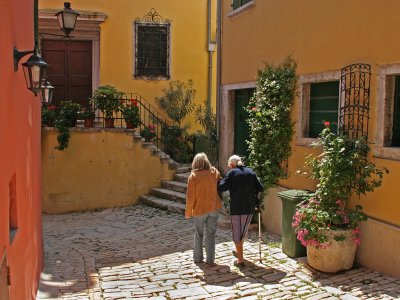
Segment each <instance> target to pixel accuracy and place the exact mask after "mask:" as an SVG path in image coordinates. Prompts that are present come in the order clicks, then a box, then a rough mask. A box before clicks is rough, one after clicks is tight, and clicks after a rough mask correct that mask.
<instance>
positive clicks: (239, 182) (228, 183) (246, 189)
mask: <svg viewBox="0 0 400 300" xmlns="http://www.w3.org/2000/svg"><path fill="white" fill-rule="evenodd" d="M228 167H229V168H230V169H231V170H230V171H229V172H228V173H227V174H226V176H225V178H224V179H222V180H221V182H220V183H219V185H218V191H220V192H223V191H228V190H229V194H230V198H231V202H230V214H231V227H232V238H233V242H234V243H235V247H236V251H233V252H234V254H235V255H236V256H237V260H235V262H234V265H235V266H238V267H243V266H244V258H243V243H244V240H245V238H246V235H247V231H248V230H249V225H250V221H251V219H252V217H253V213H254V211H255V209H256V207H258V205H259V200H258V197H257V195H258V193H259V192H262V191H263V186H262V184H261V182H260V180H259V179H258V178H257V175H256V173H254V171H253V170H252V169H250V168H248V167H246V166H245V165H244V164H243V162H242V160H241V158H240V157H239V156H237V155H232V156H231V157H230V158H229V160H228Z"/></svg>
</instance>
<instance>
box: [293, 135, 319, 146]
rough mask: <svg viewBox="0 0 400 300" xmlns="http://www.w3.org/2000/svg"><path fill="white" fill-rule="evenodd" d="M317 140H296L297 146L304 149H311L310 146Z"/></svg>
mask: <svg viewBox="0 0 400 300" xmlns="http://www.w3.org/2000/svg"><path fill="white" fill-rule="evenodd" d="M317 141H318V139H315V138H309V137H301V138H300V137H299V138H297V140H296V145H297V146H304V147H312V146H311V144H312V143H315V142H317Z"/></svg>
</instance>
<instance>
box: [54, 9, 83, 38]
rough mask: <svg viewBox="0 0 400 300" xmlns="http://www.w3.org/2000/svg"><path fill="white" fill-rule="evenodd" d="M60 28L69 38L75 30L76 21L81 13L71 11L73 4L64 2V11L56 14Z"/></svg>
mask: <svg viewBox="0 0 400 300" xmlns="http://www.w3.org/2000/svg"><path fill="white" fill-rule="evenodd" d="M56 16H57V19H58V23H59V24H60V28H61V30H62V31H64V33H65V35H66V36H67V37H68V36H69V34H70V33H71V31H72V30H74V28H75V23H76V19H77V18H78V16H79V13H77V12H76V11H74V10H73V9H71V3H69V2H64V9H63V10H61V11H59V12H58V13H56Z"/></svg>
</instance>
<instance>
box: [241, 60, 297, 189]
mask: <svg viewBox="0 0 400 300" xmlns="http://www.w3.org/2000/svg"><path fill="white" fill-rule="evenodd" d="M296 82H297V76H296V63H295V62H294V60H293V59H292V58H290V57H288V58H286V59H285V61H284V62H283V63H282V64H281V65H279V66H277V67H275V66H273V65H271V64H266V65H265V67H264V69H261V70H259V71H258V77H257V88H256V91H255V93H254V96H253V97H252V98H251V99H250V102H249V106H248V112H249V119H248V123H249V125H250V140H249V141H248V144H249V165H250V166H251V167H252V168H253V169H254V171H255V172H256V173H257V175H258V176H259V177H260V180H261V182H262V183H263V185H264V188H265V191H267V190H268V189H269V188H271V187H273V186H275V185H277V184H278V183H279V180H280V179H283V178H286V177H287V165H286V163H287V160H288V158H289V156H290V155H291V148H290V142H291V140H292V137H293V122H292V121H291V118H290V113H291V110H292V106H293V102H294V97H295V90H296Z"/></svg>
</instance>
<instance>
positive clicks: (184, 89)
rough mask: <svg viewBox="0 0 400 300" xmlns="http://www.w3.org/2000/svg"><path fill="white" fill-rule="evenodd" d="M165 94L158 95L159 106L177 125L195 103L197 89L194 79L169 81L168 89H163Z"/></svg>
mask: <svg viewBox="0 0 400 300" xmlns="http://www.w3.org/2000/svg"><path fill="white" fill-rule="evenodd" d="M163 93H164V95H162V96H160V97H156V102H157V104H158V106H159V107H160V108H161V109H162V110H163V111H165V112H166V113H167V115H168V117H169V118H170V119H171V120H172V121H174V123H176V124H177V125H179V126H180V125H181V123H182V120H183V119H184V118H185V117H186V116H187V115H188V114H190V113H191V112H192V111H193V109H194V107H195V105H194V103H193V100H194V97H195V96H196V89H194V88H193V81H192V80H188V82H187V83H184V82H181V81H179V80H177V81H172V82H170V83H169V88H168V89H163Z"/></svg>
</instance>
